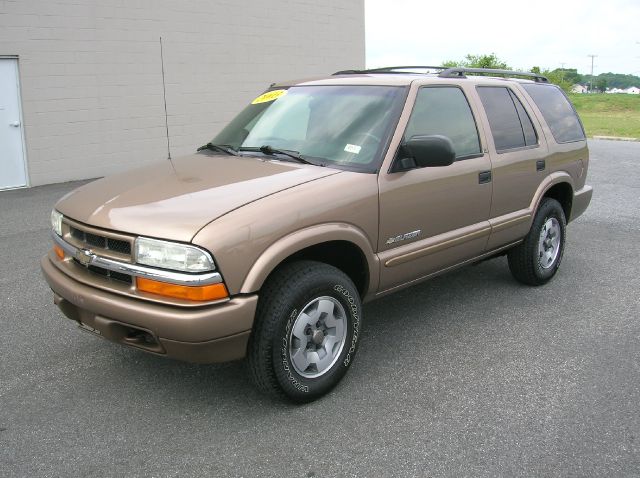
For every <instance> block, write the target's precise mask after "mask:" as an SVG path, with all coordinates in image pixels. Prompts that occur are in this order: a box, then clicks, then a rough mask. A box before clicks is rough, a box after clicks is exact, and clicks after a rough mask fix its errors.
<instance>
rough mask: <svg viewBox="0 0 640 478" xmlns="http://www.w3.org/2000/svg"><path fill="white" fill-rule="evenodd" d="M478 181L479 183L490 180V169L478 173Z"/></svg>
mask: <svg viewBox="0 0 640 478" xmlns="http://www.w3.org/2000/svg"><path fill="white" fill-rule="evenodd" d="M478 182H479V183H480V184H486V183H490V182H491V171H482V172H481V173H479V174H478Z"/></svg>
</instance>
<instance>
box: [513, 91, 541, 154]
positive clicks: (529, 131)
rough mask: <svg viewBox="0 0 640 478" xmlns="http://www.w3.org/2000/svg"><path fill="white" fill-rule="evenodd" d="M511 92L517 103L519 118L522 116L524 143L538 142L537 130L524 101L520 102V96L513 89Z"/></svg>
mask: <svg viewBox="0 0 640 478" xmlns="http://www.w3.org/2000/svg"><path fill="white" fill-rule="evenodd" d="M509 93H510V94H511V99H512V100H513V104H514V105H516V110H517V111H518V118H520V125H521V126H522V132H523V133H524V143H525V144H526V145H527V146H533V145H534V144H538V136H537V135H536V130H535V128H534V127H533V123H532V122H531V118H530V117H529V114H528V113H527V111H526V110H525V109H524V106H522V103H520V100H519V99H518V97H517V96H516V95H514V94H513V91H509Z"/></svg>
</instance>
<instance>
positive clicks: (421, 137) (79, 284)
mask: <svg viewBox="0 0 640 478" xmlns="http://www.w3.org/2000/svg"><path fill="white" fill-rule="evenodd" d="M588 163H589V152H588V150H587V141H586V138H585V134H584V130H583V127H582V124H581V122H580V120H579V118H578V116H577V115H576V112H575V110H574V108H573V107H572V105H571V103H570V102H569V100H568V99H567V97H566V96H565V95H564V93H563V92H562V90H560V89H559V88H558V87H556V86H554V85H552V84H549V83H548V81H547V79H546V78H544V77H542V76H540V75H537V74H533V73H523V72H513V71H502V70H475V69H465V68H448V69H447V68H432V67H396V68H382V69H376V70H364V71H342V72H338V73H336V74H334V75H331V76H329V77H324V78H319V79H313V80H305V81H295V82H284V83H279V84H274V85H272V86H271V87H270V88H269V90H268V91H266V92H264V93H263V94H260V95H259V96H257V97H256V98H255V99H254V100H253V101H252V102H251V103H250V104H249V105H247V106H246V108H245V109H244V110H242V111H241V112H240V114H238V116H237V117H236V118H235V119H233V120H232V121H231V122H230V123H229V124H228V125H227V126H226V127H225V128H224V129H223V130H222V131H220V132H219V133H218V134H217V136H215V138H213V139H212V140H211V141H210V142H209V143H207V144H206V145H205V146H203V147H201V148H200V149H199V150H198V152H196V153H194V154H192V155H190V156H186V157H183V158H180V159H176V160H172V161H159V162H156V163H154V164H152V165H149V166H145V167H142V168H139V169H136V170H132V171H127V172H126V173H123V174H119V175H115V176H111V177H107V178H103V179H100V180H98V181H95V182H92V183H90V184H87V185H85V186H82V187H81V188H79V189H77V190H75V191H73V192H72V193H70V194H69V195H67V196H65V197H64V198H63V199H61V200H60V201H59V202H58V203H57V204H56V206H55V209H54V210H53V212H52V214H51V222H52V229H53V231H52V238H53V249H52V250H51V251H50V253H49V254H48V255H47V256H45V257H44V258H43V259H42V270H43V272H44V276H45V278H46V280H47V282H48V283H49V285H50V286H51V289H52V290H53V293H54V301H55V303H56V304H57V305H58V306H59V308H60V309H61V310H62V311H63V312H64V314H65V315H66V316H67V317H69V318H70V319H73V320H74V321H76V322H77V323H78V324H79V325H80V327H82V328H83V329H85V330H87V331H89V332H91V333H93V334H96V335H99V336H101V337H104V338H106V339H109V340H112V341H115V342H119V343H121V344H124V345H127V346H130V347H135V348H138V349H141V350H145V351H147V352H151V353H154V354H158V355H165V356H168V357H173V358H177V359H181V360H188V361H193V362H219V361H226V360H234V359H240V358H242V357H245V356H246V357H247V359H248V363H249V368H250V370H251V375H252V377H253V379H254V381H255V383H256V384H257V385H258V387H259V388H261V389H262V390H264V391H266V392H268V393H270V394H273V395H277V396H281V397H285V398H288V399H290V400H293V401H297V402H305V401H310V400H313V399H315V398H317V397H319V396H321V395H322V394H324V393H326V392H327V391H329V390H330V389H331V388H332V387H333V386H334V385H336V384H337V383H338V381H339V380H340V379H341V378H342V377H343V376H344V374H345V373H346V371H347V370H348V368H349V366H350V365H351V364H352V363H353V360H354V357H355V354H356V352H357V349H358V344H359V338H360V333H361V327H362V320H363V317H362V302H366V301H370V300H373V299H376V298H378V297H381V296H383V295H385V294H389V293H391V292H395V291H397V290H400V289H402V288H405V287H408V286H411V285H413V284H416V283H418V282H420V281H423V280H425V279H428V278H430V277H433V276H435V275H438V274H441V273H443V272H446V271H449V270H451V269H453V268H455V267H460V266H463V265H465V264H470V263H473V262H477V261H480V260H483V259H486V258H490V257H493V256H498V255H501V254H507V256H508V262H509V267H510V269H511V271H512V273H513V275H514V276H515V278H516V279H517V280H519V281H521V282H523V283H525V284H530V285H534V286H535V285H542V284H544V283H546V282H547V281H549V280H550V279H551V278H552V277H553V276H554V275H555V273H556V271H557V270H558V267H559V266H560V261H561V260H562V254H563V251H564V246H565V227H566V224H567V223H568V222H569V221H571V220H573V219H575V218H576V217H578V216H579V215H580V214H582V213H583V212H584V210H585V209H586V208H587V206H588V204H589V201H590V199H591V193H592V189H591V187H589V186H586V185H585V179H586V175H587V167H588Z"/></svg>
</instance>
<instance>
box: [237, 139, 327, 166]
mask: <svg viewBox="0 0 640 478" xmlns="http://www.w3.org/2000/svg"><path fill="white" fill-rule="evenodd" d="M244 149H245V148H241V150H244ZM246 149H254V148H246ZM256 149H257V150H259V151H260V152H261V153H264V154H268V155H269V156H273V155H274V154H282V155H284V156H288V157H290V158H291V159H295V160H296V161H298V162H299V163H304V164H312V165H314V166H324V164H319V163H314V162H313V161H309V160H308V159H307V158H305V157H304V156H302V155H301V154H300V153H299V152H298V151H292V150H290V149H275V148H272V147H271V146H269V145H268V144H265V145H264V146H260V147H259V148H256Z"/></svg>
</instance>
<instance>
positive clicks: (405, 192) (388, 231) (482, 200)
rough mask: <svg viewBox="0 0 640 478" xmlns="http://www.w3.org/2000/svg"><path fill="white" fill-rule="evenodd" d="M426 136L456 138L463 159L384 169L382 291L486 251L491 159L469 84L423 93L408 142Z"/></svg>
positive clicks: (406, 133) (409, 126) (380, 245)
mask: <svg viewBox="0 0 640 478" xmlns="http://www.w3.org/2000/svg"><path fill="white" fill-rule="evenodd" d="M409 101H411V99H409ZM419 135H443V136H446V137H448V138H449V139H451V141H452V143H453V146H454V149H455V152H456V161H455V162H454V163H453V164H451V165H449V166H443V167H425V168H415V169H410V170H408V171H398V172H391V171H381V172H380V174H379V179H378V180H379V188H380V234H379V236H378V237H379V243H378V251H379V257H380V260H381V273H380V289H381V290H382V291H384V290H389V289H392V288H393V287H397V286H399V285H402V284H405V283H407V282H410V281H413V280H417V279H420V278H423V277H425V276H428V275H429V274H432V273H435V272H438V271H441V270H443V269H446V268H447V267H450V266H452V265H455V264H458V263H460V262H463V261H465V260H467V259H470V258H472V257H476V256H478V255H480V254H481V253H482V252H483V251H484V248H485V245H486V242H487V238H488V236H489V232H490V228H489V222H488V219H489V208H490V204H491V161H490V160H489V156H488V155H487V154H485V153H484V152H483V148H482V143H481V141H480V135H479V133H478V127H477V124H476V120H475V116H474V113H473V111H472V109H471V107H470V105H469V102H468V99H467V95H466V94H465V91H464V90H463V88H461V87H458V86H453V85H452V86H422V87H420V88H419V89H418V90H417V93H416V97H415V100H414V102H413V109H412V111H411V115H410V117H409V120H408V122H407V125H406V128H405V130H404V135H403V136H404V139H403V141H402V142H404V141H406V140H408V139H410V138H411V137H413V136H419ZM395 159H396V160H397V159H399V158H398V156H397V155H396V158H395Z"/></svg>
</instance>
